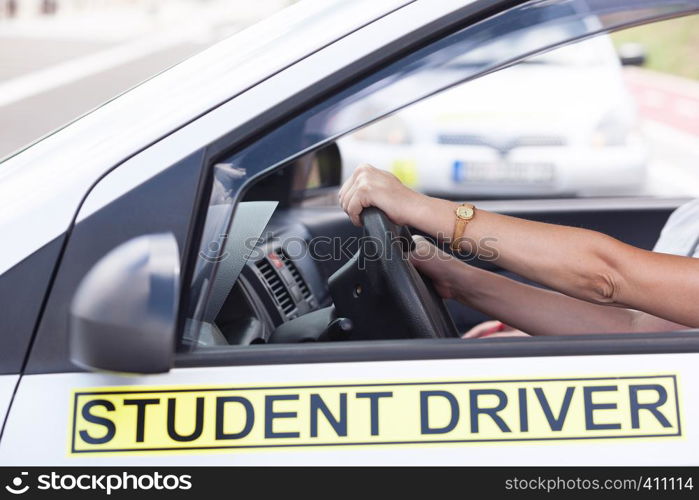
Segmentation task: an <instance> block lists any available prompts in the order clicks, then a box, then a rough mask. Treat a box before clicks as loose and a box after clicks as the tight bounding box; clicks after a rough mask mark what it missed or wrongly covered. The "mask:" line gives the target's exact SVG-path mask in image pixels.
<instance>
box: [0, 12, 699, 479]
mask: <svg viewBox="0 0 699 500" xmlns="http://www.w3.org/2000/svg"><path fill="white" fill-rule="evenodd" d="M561 3H562V4H565V3H566V2H561ZM626 3H627V4H628V5H627V6H626V7H628V9H629V11H631V12H633V11H634V10H633V8H632V7H638V5H637V3H638V2H631V1H629V2H626ZM641 3H643V7H644V8H647V7H648V2H641ZM592 4H594V2H592ZM556 5H557V3H556V2H545V3H543V4H541V5H540V6H539V8H543V9H547V8H554V7H555V6H556ZM552 6H553V7H552ZM527 7H529V5H524V6H523V7H522V8H521V10H518V9H517V8H515V9H512V10H507V11H503V13H502V14H501V15H502V16H503V17H501V18H499V19H498V22H496V24H497V26H498V28H499V29H502V27H503V26H508V24H507V23H505V24H504V25H503V24H501V21H503V20H505V21H510V22H515V21H518V20H519V19H520V16H522V15H523V13H524V14H526V8H527ZM587 7H590V8H594V7H595V5H587ZM622 7H623V6H618V5H617V6H616V8H619V9H621V10H623V8H622ZM597 8H600V6H599V5H597ZM593 11H594V9H593ZM476 13H477V14H480V15H481V17H483V16H485V15H486V14H487V15H492V14H493V11H492V10H487V11H477V12H476ZM459 15H460V16H462V17H460V18H457V19H454V18H451V21H452V22H456V21H459V20H461V21H464V23H465V27H462V28H463V29H464V30H468V29H469V28H470V27H472V26H478V25H477V24H476V25H474V24H472V23H473V20H474V17H473V15H474V12H473V11H471V12H468V15H466V14H465V13H464V12H460V13H459ZM641 15H642V16H647V15H648V11H644V13H643V14H641ZM657 15H659V14H657ZM496 17H497V16H496ZM651 17H653V16H651ZM476 19H478V16H476ZM488 19H491V18H488ZM493 19H494V18H493ZM641 19H647V17H641ZM629 22H634V21H633V20H630V21H629ZM515 25H516V23H515ZM482 28H483V26H482V25H481V26H480V27H478V29H482ZM431 29H433V30H434V31H431V32H427V33H425V32H423V33H422V36H424V37H425V38H426V39H429V38H432V36H433V35H434V34H435V33H437V32H439V30H438V29H437V27H433V28H431ZM508 29H509V30H511V29H514V28H512V27H510V28H508ZM508 29H505V30H504V31H502V32H501V33H503V34H505V35H506V34H507V33H508V32H509V31H508ZM476 33H479V32H478V31H476ZM452 34H453V33H452ZM467 34H468V33H467ZM487 34H489V33H488V32H487V31H482V32H480V36H481V37H485V38H488V37H486V36H485V35H487ZM582 35H583V34H581V36H582ZM358 36H359V34H358ZM465 39H466V40H467V41H469V40H470V38H469V37H465ZM443 40H446V38H444V39H440V40H439V41H438V42H436V43H437V44H439V43H440V42H442V41H443ZM481 40H482V38H481ZM430 41H431V40H430ZM567 41H568V40H566V39H561V40H556V41H555V42H552V43H565V42H567ZM348 43H349V42H348ZM425 43H426V42H425V41H423V42H422V45H420V44H418V46H417V47H418V48H415V49H414V51H413V52H412V54H414V55H416V57H418V58H419V57H422V56H423V55H425V54H420V53H419V51H420V49H425V52H426V53H427V55H430V54H432V53H434V50H430V45H425ZM449 43H451V42H447V43H446V45H445V46H446V47H449ZM341 48H344V47H341ZM375 48H376V47H375ZM329 49H330V48H329ZM338 50H339V49H338ZM537 50H538V49H537ZM329 53H330V54H331V55H337V53H335V52H332V51H330V52H329ZM323 56H326V55H324V54H318V58H321V57H323ZM320 60H322V59H320ZM399 62H400V60H399ZM501 63H502V64H505V63H506V61H501ZM368 67H371V66H369V65H368V66H367V68H368ZM401 67H402V68H403V69H404V66H401ZM395 69H396V68H391V67H390V66H387V67H386V68H384V70H385V72H386V73H384V74H381V71H382V70H379V71H378V72H375V73H372V74H371V75H370V77H368V80H367V81H363V82H360V83H359V84H357V85H358V86H359V88H366V86H367V85H369V84H371V83H375V82H372V81H371V78H378V79H382V78H386V77H391V76H392V74H391V71H393V70H395ZM391 79H392V78H389V80H391ZM288 82H289V80H286V79H284V78H283V77H282V75H280V77H278V78H277V83H278V84H285V83H288ZM335 83H338V82H335ZM444 83H445V82H440V85H441V84H444ZM362 85H364V87H362ZM386 88H388V89H389V90H390V91H392V90H394V89H390V88H389V87H386ZM324 90H325V91H326V92H327V88H326V89H324ZM342 92H345V93H344V94H343V93H342ZM342 92H339V93H336V94H333V99H335V100H334V101H333V100H332V99H330V100H328V101H323V102H322V103H321V105H318V106H319V107H317V108H315V107H314V104H313V103H314V101H315V99H314V98H316V97H318V95H321V93H318V94H315V95H306V96H305V97H306V98H307V101H305V104H304V105H303V106H301V107H300V111H299V107H298V104H297V107H296V108H293V107H292V108H290V109H292V110H293V112H290V113H289V115H288V116H287V119H286V121H283V122H282V123H281V125H279V124H278V123H275V125H279V126H278V127H276V128H274V127H271V126H270V125H272V123H270V122H269V121H267V122H264V120H262V119H261V121H263V122H264V123H265V125H266V127H265V128H264V129H262V130H266V131H267V132H268V133H267V134H266V135H263V136H262V138H261V139H258V140H256V141H252V142H251V143H249V144H248V145H247V147H246V148H243V149H240V147H238V149H236V148H234V147H233V145H234V144H235V140H240V139H233V138H235V137H236V136H239V135H240V131H238V130H233V131H231V132H230V134H228V135H227V136H224V137H223V138H221V139H218V140H215V137H212V138H211V140H212V141H213V142H212V143H211V144H209V145H208V147H206V148H192V150H191V152H188V154H187V155H186V157H185V158H184V159H181V160H180V161H177V162H175V163H174V164H172V165H170V166H168V167H167V168H163V169H162V170H161V171H160V172H159V173H158V175H155V176H153V177H151V178H149V179H147V180H146V181H145V182H142V183H139V184H137V186H136V187H132V184H133V181H132V180H130V179H129V176H130V174H132V173H133V172H138V171H139V167H142V166H143V163H139V162H144V161H147V160H149V159H150V160H152V159H153V158H154V157H155V158H157V154H158V153H161V152H162V149H163V148H168V147H173V146H172V144H173V143H176V141H177V140H179V139H180V138H181V136H174V137H172V138H168V139H166V140H164V141H163V142H162V144H159V145H156V146H154V147H153V148H152V150H150V151H146V152H145V153H144V154H143V156H142V157H141V158H138V157H137V158H135V159H134V161H133V162H132V163H131V164H127V165H124V166H122V167H120V169H117V170H115V171H114V173H113V174H111V176H107V177H105V179H103V180H102V182H101V183H100V184H98V185H97V186H96V189H95V190H94V191H93V192H92V193H91V195H90V197H89V198H88V199H87V201H86V204H85V206H84V207H83V212H82V213H81V214H79V215H78V218H77V224H76V226H75V228H74V230H73V232H72V234H71V237H70V241H69V242H68V244H67V247H66V250H65V255H64V258H63V260H62V261H61V267H60V269H59V272H58V275H57V278H56V283H55V285H54V287H53V289H52V291H51V296H50V297H49V301H48V304H47V308H46V311H45V314H44V317H43V318H42V324H41V326H40V327H39V331H38V335H37V338H36V341H35V344H34V346H33V349H32V353H31V357H30V359H29V363H28V367H27V372H26V374H25V375H24V376H23V378H22V381H21V383H20V385H19V387H18V390H17V395H16V397H15V401H14V403H13V405H12V408H11V411H10V415H9V418H8V421H7V424H6V427H5V429H4V436H3V439H2V441H1V442H0V457H1V459H2V461H3V462H4V463H17V462H21V463H65V464H76V465H77V464H87V463H89V464H92V465H95V464H153V463H159V464H191V463H197V464H203V463H212V464H213V463H219V464H299V463H316V464H350V463H352V464H387V463H391V464H409V463H413V464H414V463H420V464H450V465H453V464H455V463H459V464H473V465H495V464H498V465H502V464H531V463H539V464H549V465H553V464H557V465H560V464H595V465H602V464H605V465H613V464H622V463H623V464H642V463H651V462H652V463H654V464H657V463H658V461H659V460H665V461H666V463H668V464H670V463H686V462H688V461H691V460H692V458H693V457H694V454H693V450H694V449H695V448H696V445H697V442H696V439H697V438H696V433H694V432H693V430H692V428H691V422H692V421H695V420H696V417H697V416H698V415H697V413H698V412H699V399H698V398H697V396H696V394H695V392H694V391H691V385H690V384H691V380H693V379H694V378H696V376H697V375H698V373H697V368H696V365H697V363H696V361H697V354H696V352H697V342H696V339H695V334H694V333H692V332H689V333H675V334H667V335H664V336H662V337H657V336H653V335H637V336H631V335H629V336H623V337H622V336H616V337H614V336H608V337H607V336H604V337H581V338H575V339H567V340H565V341H562V340H560V339H530V340H531V341H530V342H521V341H517V340H514V341H490V342H482V343H478V344H475V343H468V342H462V341H461V340H458V339H455V340H434V341H432V340H428V341H417V340H396V341H390V342H371V341H366V342H351V343H342V342H338V343H328V344H322V343H318V344H316V345H310V344H303V345H279V346H275V345H260V346H251V345H246V346H220V347H217V346H213V347H210V348H207V349H199V350H193V351H187V350H186V349H182V350H181V352H180V353H179V354H178V355H177V356H176V359H175V366H174V368H173V369H172V370H170V371H169V372H167V373H161V374H154V375H132V376H128V377H127V376H122V375H118V374H114V373H96V372H88V371H81V370H79V369H77V368H76V367H75V366H74V365H73V364H71V362H70V355H69V348H68V339H69V332H68V326H67V325H68V320H69V310H70V303H71V301H72V299H73V297H74V295H75V291H76V289H77V288H78V286H79V283H80V282H81V281H82V279H83V277H84V276H85V274H86V273H87V272H88V271H89V269H90V268H91V267H92V266H93V264H95V263H96V262H98V261H99V260H100V259H101V258H102V256H104V255H105V254H107V253H108V252H109V251H110V250H111V249H112V248H114V247H115V246H116V245H118V244H119V243H122V242H123V241H126V240H128V239H130V238H133V237H136V236H139V235H142V234H153V233H162V232H167V233H171V234H173V235H174V237H175V239H176V241H177V243H178V246H179V250H180V258H181V261H182V262H183V263H184V265H185V266H186V265H187V263H189V265H190V267H191V263H192V262H193V261H196V256H197V254H198V252H199V248H200V244H201V241H199V238H200V235H201V229H202V227H201V226H202V225H203V224H205V223H206V220H203V219H202V217H203V216H204V214H205V213H206V210H205V208H206V207H207V205H208V202H209V200H210V198H209V196H208V195H209V194H210V193H209V191H210V188H211V186H210V183H211V180H212V179H211V177H212V173H213V168H214V166H215V165H224V167H222V168H227V169H228V171H229V172H231V173H232V179H233V180H232V184H231V186H232V194H231V195H230V197H229V201H230V206H231V214H232V213H233V209H234V207H235V204H236V203H237V201H238V198H239V196H238V195H239V194H240V192H242V191H243V188H244V187H247V184H249V183H251V182H253V181H254V180H255V179H256V178H258V177H259V176H260V175H261V174H264V173H269V172H270V171H271V170H272V169H273V168H274V167H275V166H279V165H281V164H283V163H285V162H286V161H287V160H288V159H289V158H293V157H294V156H295V155H298V154H300V153H302V152H305V151H306V150H307V149H308V148H309V147H310V146H309V144H308V142H306V139H308V137H305V136H304V137H298V131H299V130H302V131H303V130H310V131H311V132H312V133H313V134H315V133H316V132H317V131H318V129H317V128H314V127H311V128H309V129H305V128H304V127H299V124H307V123H310V122H312V120H311V119H312V118H317V117H318V116H319V115H318V113H319V112H320V113H323V112H326V110H327V108H326V105H328V106H329V107H332V105H340V106H346V105H347V101H346V100H345V99H348V98H349V96H353V95H356V94H357V87H355V88H352V87H351V86H350V87H344V90H343V91H342ZM258 97H259V95H256V94H254V93H251V97H249V102H245V99H246V96H245V95H243V96H241V99H240V100H239V101H238V102H242V103H244V104H245V105H249V104H250V103H251V102H257V103H259V102H260V101H259V100H257V99H255V98H258ZM418 97H420V96H413V99H416V98H418ZM349 100H350V101H351V99H349ZM331 101H332V102H331ZM231 104H232V106H235V105H236V104H238V103H236V102H233V103H231ZM240 105H241V106H243V104H240ZM400 105H401V104H400V103H398V104H397V103H396V102H389V103H388V104H387V109H385V110H383V111H385V112H389V111H392V109H391V108H390V106H400ZM393 109H395V108H393ZM383 111H379V112H378V113H377V114H381V112H383ZM204 121H205V120H204ZM197 125H201V124H196V123H195V124H193V128H196V126H197ZM210 125H211V124H210V123H207V126H210ZM255 126H257V127H260V126H261V125H260V124H259V123H258V124H255ZM350 128H352V125H350V126H347V127H346V129H345V130H349V129H350ZM205 130H206V131H207V133H208V135H209V137H211V136H212V135H214V134H215V132H214V131H212V129H211V128H209V129H205ZM248 130H250V129H248ZM262 130H258V132H261V131H262ZM320 130H321V131H322V130H323V127H320ZM336 132H337V130H333V129H328V130H327V131H326V135H325V136H323V135H320V138H319V136H318V135H315V136H314V137H315V139H314V140H315V141H316V142H313V143H312V144H314V145H319V144H321V143H322V142H323V140H328V139H331V138H332V136H333V133H336ZM186 133H187V131H183V135H184V134H186ZM289 134H291V135H289ZM293 134H297V135H293ZM282 138H283V139H287V140H285V141H282V140H280V139H282ZM300 144H302V145H303V147H299V145H300ZM304 148H306V149H304ZM265 155H266V156H265ZM245 158H247V160H244V159H245ZM251 159H252V160H254V161H252V160H251ZM236 160H239V161H241V162H242V161H245V162H246V163H245V166H246V167H247V168H246V169H242V168H241V167H237V165H238V164H237V163H236ZM226 165H227V167H226ZM231 166H234V167H237V168H238V169H232V170H231V169H230V167H231ZM121 169H124V170H121ZM125 179H126V182H125ZM124 185H127V186H129V187H128V189H127V190H126V191H123V186H124ZM120 189H121V191H120ZM197 228H198V229H199V232H197ZM197 235H199V237H197ZM183 269H186V267H183ZM190 271H191V270H190ZM182 275H183V277H184V278H183V290H185V289H186V288H187V287H189V286H190V283H189V282H188V280H187V276H188V275H187V272H186V271H185V272H183V273H182ZM189 277H191V274H190V276H189ZM182 314H184V311H182ZM180 319H184V318H180ZM178 333H179V334H180V336H181V334H182V330H181V329H180V330H179V332H178ZM181 341H182V339H181V338H180V342H181ZM688 429H689V430H688ZM650 440H653V441H652V442H653V445H654V448H653V449H654V453H653V454H651V453H647V452H644V450H647V447H648V445H649V443H650V442H651V441H650Z"/></svg>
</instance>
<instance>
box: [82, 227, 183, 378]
mask: <svg viewBox="0 0 699 500" xmlns="http://www.w3.org/2000/svg"><path fill="white" fill-rule="evenodd" d="M179 260H180V259H179V251H178V248H177V242H176V241H175V238H174V236H173V235H172V234H154V235H146V236H139V237H137V238H134V239H132V240H129V241H127V242H126V243H123V244H121V245H119V246H118V247H116V248H115V249H113V250H112V251H110V252H109V253H108V254H107V255H105V256H104V257H102V259H101V260H100V261H98V262H97V264H95V265H94V267H93V268H92V269H91V270H90V271H89V272H88V273H87V275H86V276H85V277H84V278H83V280H82V282H81V283H80V286H79V287H78V290H77V292H76V293H75V296H74V297H73V302H72V304H71V309H70V357H71V360H72V362H73V363H75V364H76V365H78V366H81V367H83V368H87V369H90V370H105V371H111V372H123V373H164V372H167V371H169V370H170V367H171V366H172V360H173V357H174V353H175V327H176V323H177V309H178V300H179V289H180V287H179V284H180V283H179V282H180V279H179V275H180V263H179Z"/></svg>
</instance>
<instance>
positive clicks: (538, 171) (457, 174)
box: [452, 160, 554, 184]
mask: <svg viewBox="0 0 699 500" xmlns="http://www.w3.org/2000/svg"><path fill="white" fill-rule="evenodd" d="M553 180H554V166H553V165H552V164H550V163H520V162H508V161H501V162H477V161H461V160H456V161H455V162H454V163H453V164H452V181H454V182H457V183H461V182H499V183H517V184H529V183H531V184H545V183H551V182H553Z"/></svg>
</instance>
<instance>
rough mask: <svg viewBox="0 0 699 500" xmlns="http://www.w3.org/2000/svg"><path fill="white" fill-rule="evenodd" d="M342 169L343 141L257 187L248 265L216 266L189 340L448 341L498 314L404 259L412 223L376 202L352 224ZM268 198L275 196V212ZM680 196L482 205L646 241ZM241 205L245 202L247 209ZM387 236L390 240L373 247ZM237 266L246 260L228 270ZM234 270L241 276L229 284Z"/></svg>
mask: <svg viewBox="0 0 699 500" xmlns="http://www.w3.org/2000/svg"><path fill="white" fill-rule="evenodd" d="M341 169H342V159H341V157H340V152H339V149H338V148H337V146H336V145H335V144H331V145H329V146H326V147H325V148H323V149H321V150H319V151H317V152H314V153H311V154H308V155H305V156H304V157H302V158H300V159H298V160H296V161H294V162H292V163H291V164H289V165H286V166H285V167H283V168H280V169H278V170H276V171H275V172H273V173H272V174H270V175H268V176H266V177H264V178H263V179H261V180H260V181H258V182H257V183H256V184H254V185H253V186H252V187H250V189H249V190H248V191H247V193H246V194H245V196H244V198H243V201H242V203H241V204H240V206H239V207H238V211H237V212H236V216H235V218H234V223H233V229H232V230H231V233H232V234H240V232H236V229H235V228H236V222H237V221H238V220H239V219H240V218H244V219H246V220H247V221H248V225H250V224H251V222H250V221H251V220H254V219H259V220H261V221H263V223H262V224H258V227H263V228H264V230H263V231H261V232H260V234H255V237H254V238H253V240H254V246H250V247H248V249H249V250H251V251H249V252H247V253H246V255H245V257H246V259H245V261H244V262H243V263H242V265H241V263H240V262H236V259H231V258H225V259H222V260H221V261H220V262H219V263H218V264H219V265H220V266H222V267H221V268H219V271H218V274H219V275H223V276H225V278H224V280H223V281H224V283H223V284H222V290H223V291H220V292H218V294H219V295H221V296H222V299H221V302H222V303H221V306H220V309H218V308H217V312H216V313H215V315H211V314H210V315H209V316H210V317H211V319H210V320H209V321H210V323H207V322H204V325H205V327H201V328H199V330H198V332H197V334H196V336H194V337H190V339H191V341H193V342H195V343H196V344H197V346H200V347H202V346H224V345H251V344H274V343H300V342H329V341H345V340H386V339H399V338H449V337H452V338H453V337H459V336H460V335H461V334H462V333H463V332H465V331H467V330H468V329H469V328H471V327H473V326H475V325H476V324H478V323H480V322H482V321H486V320H489V319H493V318H489V317H487V316H485V315H483V314H481V313H480V312H478V311H475V310H473V309H470V308H468V307H467V306H465V305H463V304H461V303H458V302H456V301H453V300H449V301H446V304H445V301H442V300H441V298H440V297H439V296H438V295H437V294H436V292H435V291H434V289H433V287H432V285H431V283H430V282H429V280H428V279H426V278H425V277H423V276H421V275H420V274H419V273H418V272H417V271H416V270H415V268H414V267H413V266H412V264H410V262H409V261H408V260H407V259H406V258H405V255H407V252H408V251H409V250H410V244H411V242H412V240H411V238H410V234H411V231H410V229H409V228H406V227H399V226H396V225H395V224H393V223H392V222H391V221H390V220H389V219H388V218H387V217H386V216H385V215H383V213H381V212H380V211H378V210H375V209H374V210H367V211H366V213H365V215H364V227H363V228H358V227H355V226H354V225H353V224H352V223H351V222H350V219H349V218H348V217H347V215H346V214H345V213H344V212H343V211H342V209H341V208H340V207H339V206H338V205H337V201H336V197H337V194H336V193H337V189H338V187H339V179H340V178H341V175H340V173H341ZM269 200H274V203H273V204H272V205H271V211H273V213H271V214H270V205H269ZM683 201H685V200H684V199H652V198H650V199H649V198H618V199H614V198H600V199H530V200H487V201H483V202H480V203H478V205H479V206H481V207H483V208H486V209H488V210H493V211H497V212H500V213H504V214H509V215H515V216H517V217H521V218H525V219H529V220H535V221H542V222H548V223H553V224H563V225H569V226H576V227H584V228H588V229H592V230H596V231H600V232H603V233H605V234H608V235H610V236H613V237H615V238H617V239H619V240H621V241H624V242H626V243H629V244H631V245H634V246H637V247H640V248H645V249H651V248H652V247H653V244H654V243H655V241H656V240H657V238H658V235H659V234H660V230H661V228H662V226H663V225H664V223H665V221H666V220H667V218H668V216H669V215H670V213H671V212H672V210H674V208H676V207H677V206H678V205H680V204H681V203H682V202H683ZM265 202H267V203H265ZM242 207H246V208H247V207H249V209H248V210H245V212H244V214H243V213H241V208H242ZM639 220H643V224H638V223H637V222H638V221H639ZM252 225H254V224H252ZM257 231H258V232H259V229H258V230H257ZM433 242H434V241H433ZM381 245H385V247H384V248H377V246H381ZM441 247H442V248H443V249H444V250H445V251H448V249H447V248H446V247H445V246H443V245H441ZM377 255H378V256H379V257H373V256H377ZM227 257H229V256H227ZM458 257H459V258H461V259H462V260H464V261H467V262H468V263H469V264H470V265H475V266H479V267H482V268H484V269H488V270H490V271H492V272H496V273H508V272H507V271H505V270H503V269H500V268H498V267H497V266H496V265H494V264H493V263H492V262H485V261H481V260H478V259H474V258H473V256H471V255H458ZM236 267H239V268H240V269H235V270H233V271H231V268H236ZM232 276H236V278H234V279H233V285H232V286H230V283H231V281H230V280H231V279H232V278H231V277H232ZM508 276H510V277H513V276H512V275H511V274H509V273H508ZM515 278H516V279H517V277H515ZM214 288H215V285H214Z"/></svg>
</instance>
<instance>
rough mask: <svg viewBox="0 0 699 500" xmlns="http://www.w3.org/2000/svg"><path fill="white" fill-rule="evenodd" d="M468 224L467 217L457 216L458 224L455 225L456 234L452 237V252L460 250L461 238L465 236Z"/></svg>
mask: <svg viewBox="0 0 699 500" xmlns="http://www.w3.org/2000/svg"><path fill="white" fill-rule="evenodd" d="M467 225H468V221H467V220H466V219H462V218H461V217H457V218H456V224H455V225H454V235H453V236H452V238H451V251H452V252H458V251H459V247H460V246H461V238H463V236H464V232H465V231H466V226H467Z"/></svg>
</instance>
